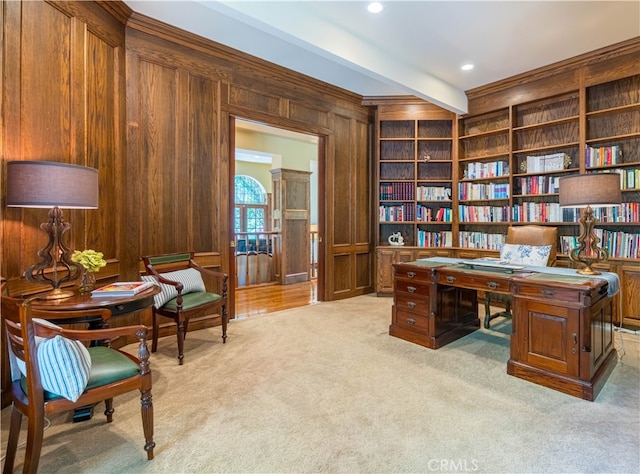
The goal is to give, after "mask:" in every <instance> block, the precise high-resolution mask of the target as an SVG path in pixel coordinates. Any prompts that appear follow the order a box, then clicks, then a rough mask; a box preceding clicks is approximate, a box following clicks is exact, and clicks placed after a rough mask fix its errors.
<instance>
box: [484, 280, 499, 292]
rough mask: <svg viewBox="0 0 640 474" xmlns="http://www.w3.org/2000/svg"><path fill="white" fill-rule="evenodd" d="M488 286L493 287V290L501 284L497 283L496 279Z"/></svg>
mask: <svg viewBox="0 0 640 474" xmlns="http://www.w3.org/2000/svg"><path fill="white" fill-rule="evenodd" d="M487 286H488V287H489V288H491V289H492V290H495V289H496V288H498V287H499V286H500V285H499V284H498V283H496V282H495V281H490V282H488V283H487Z"/></svg>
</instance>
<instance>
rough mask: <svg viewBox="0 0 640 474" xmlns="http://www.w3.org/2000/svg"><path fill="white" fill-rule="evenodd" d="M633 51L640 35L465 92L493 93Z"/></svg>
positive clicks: (471, 96) (470, 96)
mask: <svg viewBox="0 0 640 474" xmlns="http://www.w3.org/2000/svg"><path fill="white" fill-rule="evenodd" d="M632 53H640V36H637V37H635V38H632V39H630V40H627V41H622V42H620V43H615V44H612V45H609V46H605V47H604V48H600V49H596V50H595V51H591V52H589V53H585V54H582V55H580V56H575V57H573V58H569V59H565V60H562V61H558V62H555V63H552V64H548V65H546V66H543V67H540V68H538V69H533V70H531V71H527V72H523V73H522V74H518V75H515V76H511V77H509V78H507V79H503V80H501V81H496V82H492V83H490V84H486V85H484V86H480V87H476V88H474V89H469V90H468V91H466V92H465V93H466V94H467V98H468V99H469V100H471V99H474V98H476V97H481V96H484V95H487V94H493V93H496V92H500V91H503V90H506V89H509V88H512V87H515V86H521V85H523V84H527V83H531V82H534V81H537V80H539V79H544V78H547V77H551V76H555V75H557V74H561V73H564V72H568V71H574V70H577V69H580V68H582V67H585V66H588V65H590V64H592V63H596V62H600V61H602V60H603V58H606V59H612V58H616V57H619V56H624V55H626V54H632Z"/></svg>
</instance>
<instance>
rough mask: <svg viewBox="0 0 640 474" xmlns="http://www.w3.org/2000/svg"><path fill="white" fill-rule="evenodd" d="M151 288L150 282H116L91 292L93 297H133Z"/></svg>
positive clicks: (151, 283)
mask: <svg viewBox="0 0 640 474" xmlns="http://www.w3.org/2000/svg"><path fill="white" fill-rule="evenodd" d="M152 286H153V282H150V281H117V282H115V283H110V284H109V285H106V286H103V287H101V288H98V289H96V290H93V291H92V292H91V296H95V297H111V296H133V295H136V294H138V293H140V292H141V291H144V290H146V289H148V288H151V287H152Z"/></svg>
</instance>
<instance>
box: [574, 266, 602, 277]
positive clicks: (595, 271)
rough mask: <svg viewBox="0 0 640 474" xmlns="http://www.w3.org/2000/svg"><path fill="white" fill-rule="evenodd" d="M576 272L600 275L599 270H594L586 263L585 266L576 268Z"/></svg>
mask: <svg viewBox="0 0 640 474" xmlns="http://www.w3.org/2000/svg"><path fill="white" fill-rule="evenodd" d="M576 273H579V274H580V275H600V272H599V271H597V270H594V269H593V268H591V267H590V266H588V265H587V266H586V267H585V268H581V269H579V270H576Z"/></svg>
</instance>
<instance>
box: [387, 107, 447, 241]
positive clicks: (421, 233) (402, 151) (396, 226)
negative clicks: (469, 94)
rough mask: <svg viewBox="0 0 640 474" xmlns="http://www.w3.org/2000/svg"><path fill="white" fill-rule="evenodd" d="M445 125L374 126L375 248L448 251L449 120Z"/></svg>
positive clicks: (424, 121) (414, 122) (427, 121)
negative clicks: (397, 243) (398, 239)
mask: <svg viewBox="0 0 640 474" xmlns="http://www.w3.org/2000/svg"><path fill="white" fill-rule="evenodd" d="M448 114H449V115H451V118H450V119H445V120H442V119H433V120H431V119H428V118H416V119H412V120H392V119H390V120H386V119H384V118H381V119H380V120H378V127H379V132H378V133H379V139H378V144H379V148H378V167H379V168H378V176H379V180H378V187H379V192H378V209H379V219H378V245H388V239H389V236H391V235H394V234H397V233H398V232H399V233H400V234H401V235H402V238H403V241H404V244H405V245H406V246H415V247H451V246H452V245H453V241H452V236H453V233H452V221H453V212H452V180H453V174H452V173H453V145H454V139H453V137H454V133H453V124H454V119H453V114H451V113H448Z"/></svg>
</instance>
